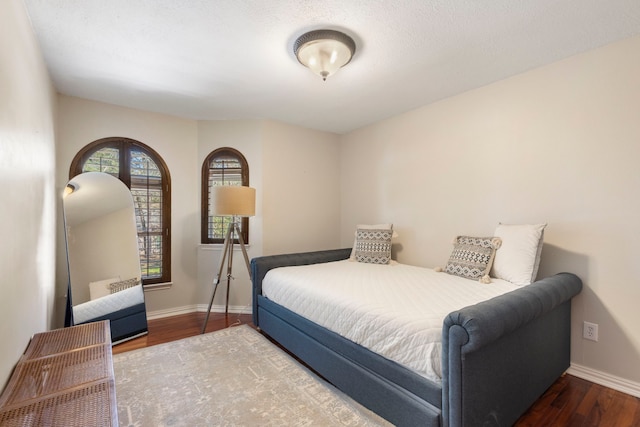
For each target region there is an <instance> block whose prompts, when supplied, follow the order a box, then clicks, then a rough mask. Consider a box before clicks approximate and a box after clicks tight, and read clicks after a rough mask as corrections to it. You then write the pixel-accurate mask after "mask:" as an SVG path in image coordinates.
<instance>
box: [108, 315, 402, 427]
mask: <svg viewBox="0 0 640 427" xmlns="http://www.w3.org/2000/svg"><path fill="white" fill-rule="evenodd" d="M113 359H114V360H113V365H114V371H115V376H116V397H117V400H118V418H119V421H120V426H122V427H125V426H136V427H138V426H145V427H146V426H153V427H155V426H190V427H193V426H388V425H390V424H389V423H387V422H386V421H385V420H383V419H382V418H380V417H378V416H377V415H376V414H374V413H373V412H371V411H369V410H368V409H366V408H364V407H362V406H361V405H359V404H358V403H356V402H355V401H353V400H352V399H350V398H349V397H347V396H345V395H344V394H342V393H341V392H340V391H338V390H337V389H336V388H334V387H333V386H332V385H330V384H328V383H327V382H325V381H324V380H322V379H320V378H318V377H317V376H316V375H315V374H313V373H312V372H311V371H309V370H308V369H306V368H305V367H304V366H302V365H301V364H299V363H298V362H297V361H295V360H294V359H293V358H292V357H291V356H289V355H288V354H286V353H285V352H284V351H282V350H281V349H279V348H278V347H277V346H275V345H273V344H272V343H271V342H270V341H269V340H267V339H266V338H265V337H263V336H262V335H261V334H260V333H259V332H257V331H255V330H254V329H252V328H251V327H249V326H247V325H242V326H237V327H232V328H228V329H224V330H221V331H217V332H213V333H209V334H205V335H198V336H195V337H190V338H185V339H182V340H179V341H174V342H171V343H167V344H160V345H156V346H152V347H147V348H143V349H139V350H133V351H130V352H126V353H121V354H117V355H114V356H113Z"/></svg>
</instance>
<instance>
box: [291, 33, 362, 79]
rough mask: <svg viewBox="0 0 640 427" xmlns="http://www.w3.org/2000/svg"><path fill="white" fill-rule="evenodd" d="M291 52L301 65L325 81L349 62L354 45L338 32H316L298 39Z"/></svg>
mask: <svg viewBox="0 0 640 427" xmlns="http://www.w3.org/2000/svg"><path fill="white" fill-rule="evenodd" d="M293 51H294V53H295V55H296V58H298V61H300V63H301V64H302V65H304V66H306V67H308V68H309V69H310V70H311V71H313V72H314V73H316V74H318V75H320V77H322V80H326V79H327V77H329V76H330V75H332V74H333V73H335V72H336V71H338V69H340V68H341V67H343V66H344V65H346V64H348V63H349V61H351V57H352V56H353V54H354V53H355V51H356V44H355V43H354V41H353V39H352V38H351V37H349V36H348V35H346V34H344V33H341V32H339V31H334V30H316V31H310V32H308V33H305V34H303V35H301V36H300V37H298V39H297V40H296V42H295V44H294V46H293Z"/></svg>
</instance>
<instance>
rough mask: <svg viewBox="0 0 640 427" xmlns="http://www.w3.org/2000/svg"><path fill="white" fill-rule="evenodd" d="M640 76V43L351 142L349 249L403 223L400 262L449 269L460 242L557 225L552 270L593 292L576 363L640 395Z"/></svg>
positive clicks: (541, 72)
mask: <svg viewBox="0 0 640 427" xmlns="http://www.w3.org/2000/svg"><path fill="white" fill-rule="evenodd" d="M638 76H640V37H636V38H632V39H629V40H626V41H623V42H620V43H616V44H613V45H610V46H607V47H604V48H601V49H598V50H595V51H592V52H588V53H586V54H583V55H579V56H575V57H572V58H569V59H567V60H564V61H561V62H558V63H555V64H552V65H549V66H546V67H543V68H540V69H536V70H533V71H530V72H528V73H525V74H522V75H519V76H516V77H513V78H510V79H507V80H503V81H500V82H498V83H495V84H492V85H489V86H486V87H483V88H480V89H478V90H474V91H471V92H468V93H465V94H462V95H460V96H456V97H453V98H450V99H446V100H444V101H442V102H438V103H435V104H432V105H429V106H426V107H423V108H420V109H418V110H415V111H411V112H409V113H406V114H403V115H401V116H398V117H395V118H392V119H389V120H385V121H382V122H379V123H377V124H374V125H372V126H369V127H366V128H363V129H360V130H358V131H355V132H353V133H351V134H348V135H345V136H343V138H342V140H343V146H342V152H341V159H342V169H341V173H342V183H341V190H342V218H341V221H342V235H341V236H342V237H341V238H342V243H343V244H344V245H346V244H349V243H350V242H351V240H352V239H353V229H354V226H355V224H357V223H359V222H393V223H394V224H395V226H396V228H397V230H398V232H399V234H400V236H399V238H398V239H397V244H396V248H395V249H396V253H397V258H398V260H399V261H401V262H404V263H409V264H417V265H423V266H430V267H432V266H443V265H444V264H445V263H446V261H447V259H448V255H449V252H450V250H451V240H452V238H453V237H454V236H455V235H457V234H472V235H490V234H491V233H492V232H493V230H494V228H495V226H496V224H497V223H498V222H505V223H539V222H547V223H548V224H549V225H548V227H547V229H546V232H545V242H546V244H545V247H544V250H543V253H542V265H541V274H543V275H549V274H553V273H556V272H560V271H571V272H574V273H576V274H578V275H579V276H580V277H581V278H582V279H583V281H584V285H585V288H584V290H583V292H582V293H581V295H579V296H578V297H576V298H575V299H574V304H573V319H572V323H573V327H572V333H573V338H572V342H571V344H572V363H573V364H574V366H576V367H585V368H586V371H589V370H595V371H598V372H604V373H606V374H609V375H612V376H615V377H620V378H623V379H626V380H630V381H633V382H636V385H635V386H636V390H640V385H638V382H640V369H638V367H639V366H640V329H638V328H637V325H638V324H640V310H638V308H637V305H638V301H640V285H639V282H640V267H639V266H640V263H639V262H638V261H637V259H636V256H635V255H636V253H635V250H636V249H637V248H638V244H639V243H640V221H638V218H640V167H638V162H639V159H640V120H639V119H638V117H639V115H638V114H639V112H640V79H639V77H638ZM425 84H429V81H428V79H426V80H425ZM584 320H586V321H590V322H595V323H597V324H599V335H600V339H599V342H591V341H586V340H583V339H582V338H581V336H582V322H583V321H584Z"/></svg>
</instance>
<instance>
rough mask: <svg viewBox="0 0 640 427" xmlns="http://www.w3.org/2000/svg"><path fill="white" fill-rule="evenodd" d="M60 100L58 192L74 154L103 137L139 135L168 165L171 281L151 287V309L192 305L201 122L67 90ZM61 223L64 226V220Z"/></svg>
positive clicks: (61, 262)
mask: <svg viewBox="0 0 640 427" xmlns="http://www.w3.org/2000/svg"><path fill="white" fill-rule="evenodd" d="M58 99H59V102H58V126H57V128H58V141H59V143H58V145H57V160H56V163H57V173H56V183H57V186H58V188H59V189H60V191H61V190H62V189H63V188H64V186H65V185H66V183H67V181H68V179H69V167H70V165H71V161H72V159H73V157H74V156H75V155H76V153H77V152H78V151H79V150H80V149H81V148H82V147H84V146H85V145H87V144H89V143H90V142H93V141H95V140H97V139H100V138H106V137H111V136H122V137H127V138H132V139H135V140H138V141H140V142H142V143H144V144H147V145H149V146H150V147H151V148H153V149H154V150H155V151H156V152H157V153H158V154H159V155H160V156H161V157H162V158H163V160H164V161H165V163H166V164H167V167H168V168H169V172H170V174H171V206H172V209H171V234H172V236H171V237H172V239H171V279H172V283H173V286H172V287H171V288H170V289H165V290H158V291H151V292H147V293H146V295H145V297H146V301H147V310H148V311H151V312H153V311H162V310H171V309H173V308H174V307H179V306H191V305H193V304H194V303H195V300H196V294H197V260H196V245H195V242H196V241H197V238H198V233H199V230H200V222H199V218H200V210H199V200H200V199H199V193H198V177H199V174H198V172H197V171H198V170H199V169H198V167H199V165H198V164H197V122H196V121H193V120H186V119H181V118H177V117H171V116H165V115H162V114H156V113H149V112H144V111H140V110H134V109H129V108H123V107H118V106H115V105H109V104H103V103H100V102H94V101H87V100H83V99H79V98H74V97H69V96H63V95H60V96H59V97H58ZM58 226H59V227H60V230H62V225H61V224H60V221H59V224H58ZM58 240H59V241H61V240H62V237H60V238H59V239H58ZM61 248H62V249H61V250H59V251H58V271H59V274H58V281H59V282H61V283H66V277H65V275H64V273H65V266H66V256H65V252H64V250H63V248H64V245H62V246H61Z"/></svg>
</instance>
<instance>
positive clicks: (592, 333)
mask: <svg viewBox="0 0 640 427" xmlns="http://www.w3.org/2000/svg"><path fill="white" fill-rule="evenodd" d="M582 337H583V338H585V339H588V340H591V341H598V324H597V323H591V322H584V328H583V329H582Z"/></svg>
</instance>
